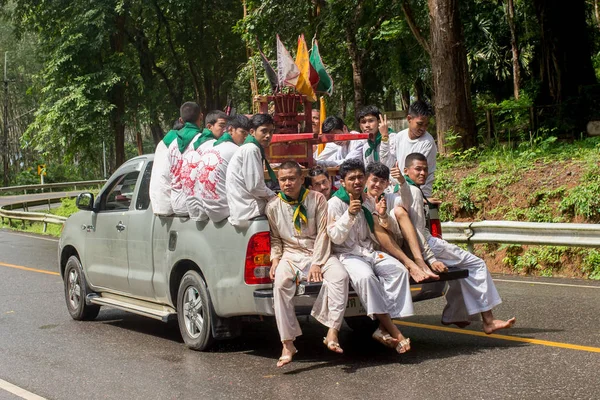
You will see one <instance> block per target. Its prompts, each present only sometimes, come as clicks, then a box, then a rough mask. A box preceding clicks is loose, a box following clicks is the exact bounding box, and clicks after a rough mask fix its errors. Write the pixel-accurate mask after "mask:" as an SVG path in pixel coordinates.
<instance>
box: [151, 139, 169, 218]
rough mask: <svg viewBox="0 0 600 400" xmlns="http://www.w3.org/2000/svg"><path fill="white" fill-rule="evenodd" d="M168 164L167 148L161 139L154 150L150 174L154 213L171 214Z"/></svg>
mask: <svg viewBox="0 0 600 400" xmlns="http://www.w3.org/2000/svg"><path fill="white" fill-rule="evenodd" d="M169 169H170V165H169V149H168V148H167V145H165V142H163V141H162V140H161V141H160V142H159V143H158V145H157V146H156V150H155V151H154V162H153V164H152V172H151V174H150V189H149V192H150V202H151V204H152V211H153V212H154V214H156V215H171V214H173V207H172V206H171V177H170V171H169Z"/></svg>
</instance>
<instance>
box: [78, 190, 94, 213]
mask: <svg viewBox="0 0 600 400" xmlns="http://www.w3.org/2000/svg"><path fill="white" fill-rule="evenodd" d="M75 205H76V206H77V208H79V209H80V210H84V211H93V210H94V195H93V194H91V193H90V192H85V193H80V194H79V195H78V196H77V200H75Z"/></svg>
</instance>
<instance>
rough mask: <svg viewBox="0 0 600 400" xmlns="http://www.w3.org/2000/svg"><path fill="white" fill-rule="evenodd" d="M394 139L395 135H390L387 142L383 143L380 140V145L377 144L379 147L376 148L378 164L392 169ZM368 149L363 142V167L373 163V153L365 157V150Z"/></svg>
mask: <svg viewBox="0 0 600 400" xmlns="http://www.w3.org/2000/svg"><path fill="white" fill-rule="evenodd" d="M395 137H396V134H395V133H390V136H389V139H388V141H387V142H384V141H383V140H382V141H381V143H379V146H377V151H378V152H379V162H380V163H382V164H384V165H385V166H387V167H388V168H392V167H393V166H394V165H395V164H396V148H395V145H396V144H395ZM369 149H370V147H369V144H368V143H366V142H365V145H364V146H363V162H364V163H365V167H366V166H367V165H369V164H370V163H372V162H374V161H375V156H374V152H373V153H371V154H370V155H369V156H368V157H367V150H369Z"/></svg>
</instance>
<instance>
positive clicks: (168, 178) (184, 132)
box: [149, 101, 203, 216]
mask: <svg viewBox="0 0 600 400" xmlns="http://www.w3.org/2000/svg"><path fill="white" fill-rule="evenodd" d="M179 112H180V122H181V123H183V126H182V127H181V129H179V130H174V129H173V130H171V131H169V132H168V133H167V134H166V135H165V137H164V138H163V140H161V141H160V143H159V144H158V145H157V146H156V151H155V154H154V162H153V164H152V173H151V175H150V190H149V191H150V201H151V202H152V211H153V212H154V214H156V215H161V216H167V215H173V214H174V208H173V202H176V203H177V202H178V199H179V197H180V196H181V193H182V190H183V185H182V181H181V170H182V167H183V155H184V154H185V152H186V151H188V150H190V149H191V146H192V142H193V141H194V139H195V138H197V136H198V135H199V134H200V125H201V124H202V118H203V116H202V112H201V111H200V106H198V104H196V103H194V102H191V101H188V102H185V103H183V105H182V106H181V109H180V110H179ZM179 211H182V210H177V211H176V212H175V213H177V212H179ZM183 213H184V214H187V210H184V212H183Z"/></svg>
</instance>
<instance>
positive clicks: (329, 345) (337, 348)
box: [323, 337, 344, 354]
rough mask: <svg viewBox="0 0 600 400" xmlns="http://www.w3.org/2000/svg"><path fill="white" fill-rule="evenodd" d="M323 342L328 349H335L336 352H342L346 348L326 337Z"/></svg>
mask: <svg viewBox="0 0 600 400" xmlns="http://www.w3.org/2000/svg"><path fill="white" fill-rule="evenodd" d="M323 344H324V345H325V346H326V347H327V349H328V350H330V351H333V352H334V353H337V354H342V353H343V352H344V350H343V349H342V348H341V347H340V344H339V343H338V342H334V341H333V340H331V341H329V342H328V341H327V338H326V337H324V338H323Z"/></svg>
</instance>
